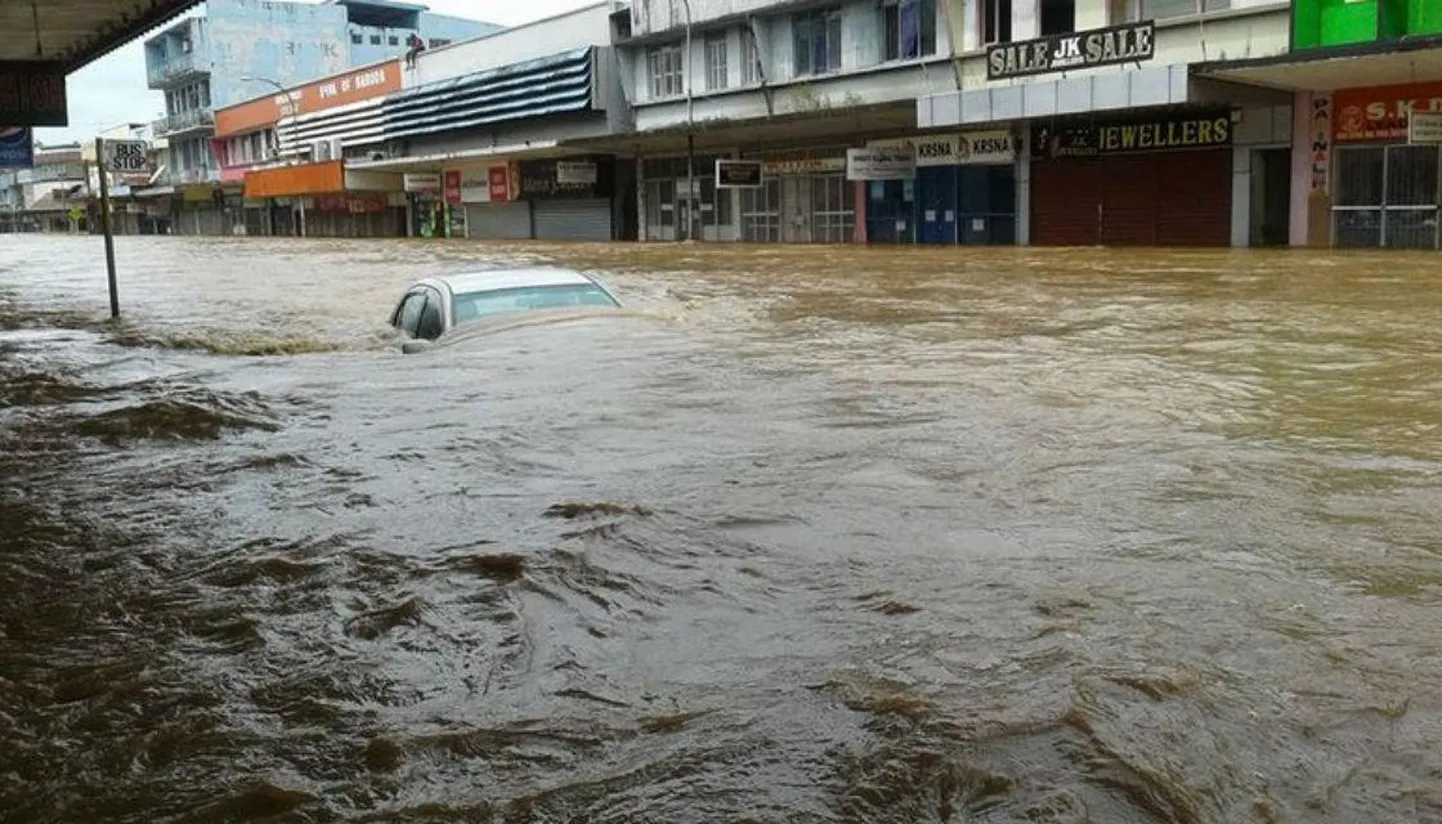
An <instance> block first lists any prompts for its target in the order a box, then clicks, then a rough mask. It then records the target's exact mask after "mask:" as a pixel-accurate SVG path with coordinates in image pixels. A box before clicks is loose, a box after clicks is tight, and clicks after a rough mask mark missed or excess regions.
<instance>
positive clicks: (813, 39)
mask: <svg viewBox="0 0 1442 824" xmlns="http://www.w3.org/2000/svg"><path fill="white" fill-rule="evenodd" d="M791 31H792V41H791V48H792V53H791V55H792V70H793V73H794V74H796V75H798V76H800V75H807V74H825V73H827V72H834V71H837V70H839V69H840V68H841V9H818V10H817V11H809V12H803V13H801V14H797V15H794V16H793V17H792V18H791Z"/></svg>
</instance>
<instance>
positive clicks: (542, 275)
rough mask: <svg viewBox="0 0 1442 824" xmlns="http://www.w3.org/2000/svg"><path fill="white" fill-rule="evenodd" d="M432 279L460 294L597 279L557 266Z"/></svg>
mask: <svg viewBox="0 0 1442 824" xmlns="http://www.w3.org/2000/svg"><path fill="white" fill-rule="evenodd" d="M430 280H432V281H435V282H437V283H442V284H445V285H446V286H447V287H449V288H450V290H451V293H452V294H456V295H464V294H467V293H470V292H489V291H492V290H496V289H515V288H518V287H522V286H569V285H574V284H588V283H592V284H593V283H595V281H593V280H591V279H590V278H589V277H586V276H585V275H583V274H581V273H580V272H577V271H575V270H572V269H561V268H553V267H534V268H526V269H493V270H489V271H481V272H462V273H459V274H454V275H442V276H440V277H436V278H430Z"/></svg>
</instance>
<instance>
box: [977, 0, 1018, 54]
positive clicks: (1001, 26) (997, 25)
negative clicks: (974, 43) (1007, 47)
mask: <svg viewBox="0 0 1442 824" xmlns="http://www.w3.org/2000/svg"><path fill="white" fill-rule="evenodd" d="M981 38H982V43H983V45H987V46H990V45H992V44H993V43H1010V42H1011V0H981Z"/></svg>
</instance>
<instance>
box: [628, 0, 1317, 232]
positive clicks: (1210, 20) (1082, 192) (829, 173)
mask: <svg viewBox="0 0 1442 824" xmlns="http://www.w3.org/2000/svg"><path fill="white" fill-rule="evenodd" d="M1288 7H1289V4H1288V3H1286V2H1280V3H1279V2H1270V1H1269V0H834V2H830V3H826V2H805V1H804V0H801V1H799V0H770V1H769V2H768V1H766V0H637V2H635V3H634V4H633V5H632V6H631V7H630V9H629V14H628V18H629V19H628V20H627V23H628V24H629V31H627V26H626V25H621V26H618V29H619V30H620V31H622V32H623V35H622V36H621V37H620V38H619V39H618V41H617V43H618V48H619V50H620V52H621V55H622V64H623V76H624V79H625V82H626V90H627V93H628V96H629V97H630V99H631V101H632V103H633V106H634V107H635V122H636V132H635V134H634V135H627V136H625V139H624V140H623V141H620V142H618V143H617V146H616V148H617V149H618V150H620V149H621V148H622V146H623V144H629V150H630V151H632V152H634V153H635V155H636V156H637V157H638V159H639V164H638V165H639V168H640V170H641V174H640V183H639V191H638V197H639V201H640V207H639V208H640V212H641V214H640V236H641V237H642V238H643V239H649V240H672V239H680V238H687V237H693V238H697V239H707V240H743V241H762V242H764V241H782V242H872V243H877V242H900V243H963V244H969V243H976V244H1012V243H1020V244H1026V243H1036V244H1065V245H1071V244H1094V243H1103V244H1108V245H1201V246H1215V245H1229V244H1230V245H1249V244H1257V243H1271V242H1285V241H1286V235H1287V231H1286V227H1287V224H1288V221H1289V217H1288V214H1287V209H1288V203H1289V200H1290V196H1289V190H1290V185H1291V184H1290V174H1291V165H1292V164H1291V159H1290V156H1291V152H1290V147H1291V145H1292V111H1291V103H1292V98H1291V97H1290V96H1289V95H1286V94H1274V93H1271V92H1270V91H1268V90H1266V89H1261V88H1256V87H1243V86H1240V85H1233V84H1228V83H1223V82H1218V81H1216V80H1210V79H1205V78H1201V77H1198V76H1196V74H1195V72H1194V67H1196V66H1198V65H1201V64H1204V63H1207V62H1209V61H1217V60H1227V59H1236V58H1243V57H1261V56H1268V55H1276V54H1281V53H1285V52H1286V51H1287V49H1288V24H1289V16H1288ZM621 14H625V13H624V12H622V13H621ZM618 16H619V15H618ZM848 154H849V155H850V158H851V162H850V163H848ZM908 156H909V160H908ZM717 158H723V159H752V160H756V161H760V163H761V170H762V174H761V179H760V181H759V183H760V185H759V186H749V185H748V186H747V187H746V188H737V189H727V188H724V187H723V188H721V189H719V190H718V188H717V186H716V171H715V170H716V164H715V161H716V159H717Z"/></svg>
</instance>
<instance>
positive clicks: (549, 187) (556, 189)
mask: <svg viewBox="0 0 1442 824" xmlns="http://www.w3.org/2000/svg"><path fill="white" fill-rule="evenodd" d="M609 172H610V168H609V167H608V166H603V164H602V163H601V162H598V161H596V160H586V161H577V160H525V161H521V162H520V163H517V164H516V174H517V188H518V189H519V191H518V197H520V198H521V199H524V200H543V199H550V198H601V197H610V196H611V175H610V174H609ZM497 182H498V181H497V180H496V179H495V178H492V179H491V190H492V194H493V195H494V194H495V193H496V189H497V188H498V187H497V185H496V184H497ZM508 199H509V198H508Z"/></svg>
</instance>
